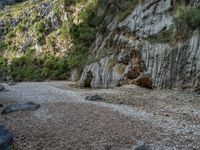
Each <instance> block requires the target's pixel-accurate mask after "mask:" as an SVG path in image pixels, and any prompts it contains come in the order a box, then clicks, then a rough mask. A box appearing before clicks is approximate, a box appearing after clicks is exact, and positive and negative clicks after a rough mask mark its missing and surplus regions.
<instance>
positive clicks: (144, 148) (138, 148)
mask: <svg viewBox="0 0 200 150" xmlns="http://www.w3.org/2000/svg"><path fill="white" fill-rule="evenodd" d="M132 150H149V146H148V145H147V144H146V143H144V142H143V141H139V142H138V143H137V144H136V145H134V146H133V148H132Z"/></svg>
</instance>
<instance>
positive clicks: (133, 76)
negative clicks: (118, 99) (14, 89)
mask: <svg viewBox="0 0 200 150" xmlns="http://www.w3.org/2000/svg"><path fill="white" fill-rule="evenodd" d="M199 4H200V1H199V0H185V1H180V0H176V1H173V0H129V1H120V0H115V1H113V0H108V1H105V0H98V1H93V0H91V1H88V0H83V1H73V0H72V1H65V0H63V1H62V2H60V1H58V0H54V1H48V0H41V1H38V0H34V1H25V2H22V3H17V4H16V5H12V6H6V7H5V8H4V9H2V10H1V11H0V38H1V39H2V41H3V42H0V47H1V49H2V50H1V53H2V56H3V58H2V61H1V62H2V63H1V64H3V65H1V67H0V68H3V70H6V71H4V72H7V73H6V78H8V76H9V78H8V79H10V78H11V79H14V80H24V79H25V80H30V79H31V80H32V79H35V78H36V79H37V80H38V79H41V78H42V79H45V78H50V79H67V78H68V77H69V75H70V72H71V79H73V80H75V79H78V78H79V74H80V73H81V71H82V70H83V72H82V75H81V77H80V83H81V85H82V86H84V87H95V88H102V87H103V88H110V87H114V86H120V85H123V84H136V85H139V86H144V87H148V88H178V89H187V90H191V91H199V90H200V46H199V45H200V43H199V41H200V31H199V25H200V17H199V15H198V14H199V13H200V8H199ZM23 7H24V8H25V9H22V8H23ZM16 56H17V61H16V59H15V57H16ZM24 56H26V59H25V58H24ZM22 57H23V59H20V58H22ZM27 57H28V58H27ZM33 58H34V59H33ZM4 59H6V61H3V60H4ZM13 60H15V61H14V62H13ZM30 60H31V61H30ZM22 62H23V63H22ZM24 63H25V64H27V65H22V64H24ZM33 63H34V65H31V64H33ZM5 64H6V67H7V69H5V67H3V66H5ZM13 64H14V66H13ZM15 68H18V69H15ZM19 68H20V69H21V68H23V70H20V71H21V72H19ZM74 69H75V70H74ZM0 70H2V69H0ZM36 70H37V71H36ZM1 72H2V71H0V74H1V76H3V74H2V73H1ZM22 72H26V75H24V73H22ZM35 72H37V75H34V76H32V77H31V78H29V76H30V75H32V74H33V73H34V74H35ZM20 73H21V75H20V76H19V74H20ZM4 74H5V73H4ZM27 76H28V77H27Z"/></svg>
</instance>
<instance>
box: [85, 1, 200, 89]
mask: <svg viewBox="0 0 200 150" xmlns="http://www.w3.org/2000/svg"><path fill="white" fill-rule="evenodd" d="M187 4H188V5H196V6H198V5H199V0H190V1H187ZM175 5H176V2H174V1H172V0H150V1H149V0H144V1H142V2H141V3H140V4H139V5H138V6H137V7H136V8H135V9H134V10H133V12H132V13H131V14H130V15H129V16H128V17H127V18H126V19H124V20H123V21H122V22H120V23H118V22H116V20H114V21H113V22H111V23H110V24H109V26H108V27H107V32H108V33H109V34H105V35H98V36H97V39H96V41H95V43H94V45H93V53H95V52H96V53H100V51H101V50H102V49H106V48H109V49H115V52H116V53H111V54H109V55H107V57H104V58H102V59H101V61H99V62H96V63H93V64H91V65H89V66H87V67H86V68H85V69H84V71H83V74H82V77H81V79H82V80H81V82H83V81H84V80H85V77H86V76H85V75H84V74H85V72H88V71H90V72H91V73H92V75H93V78H92V81H91V84H90V85H91V87H104V88H109V87H113V86H118V85H121V84H136V85H142V86H145V87H149V88H150V87H156V88H178V89H187V90H191V91H196V92H199V91H200V43H199V41H200V32H199V30H198V29H197V30H194V33H193V35H192V36H189V37H188V39H187V40H184V41H179V42H176V43H175V44H172V43H170V42H169V43H167V42H158V41H155V42H148V39H151V38H152V36H158V35H159V34H160V33H161V32H162V31H169V30H170V32H172V31H171V30H174V29H175V28H173V27H174V23H173V18H174V14H173V10H174V8H173V7H174V6H175ZM125 29H126V31H125ZM127 33H128V34H127ZM147 38H148V39H147ZM113 57H114V59H115V61H116V62H115V64H114V65H113V66H111V67H109V68H110V69H108V67H107V66H109V65H108V62H109V61H110V60H111V59H113ZM121 64H123V65H124V66H125V70H124V71H122V70H123V69H120V72H121V73H120V74H119V72H118V71H117V69H116V68H117V66H119V65H121ZM121 66H122V65H121ZM106 68H107V69H106ZM144 73H147V74H148V76H149V77H146V76H141V74H144Z"/></svg>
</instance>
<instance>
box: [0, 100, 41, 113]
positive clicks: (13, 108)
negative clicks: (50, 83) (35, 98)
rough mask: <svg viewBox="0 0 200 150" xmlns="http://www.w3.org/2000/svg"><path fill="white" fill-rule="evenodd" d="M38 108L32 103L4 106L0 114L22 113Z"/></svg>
mask: <svg viewBox="0 0 200 150" xmlns="http://www.w3.org/2000/svg"><path fill="white" fill-rule="evenodd" d="M38 108H40V105H39V104H36V103H34V102H27V103H16V104H11V105H8V106H6V107H5V108H4V109H3V111H2V112H1V114H2V115H4V114H8V113H11V112H15V111H23V110H36V109H38Z"/></svg>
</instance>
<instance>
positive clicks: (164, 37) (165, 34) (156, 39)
mask: <svg viewBox="0 0 200 150" xmlns="http://www.w3.org/2000/svg"><path fill="white" fill-rule="evenodd" d="M145 40H147V41H149V42H150V43H168V42H172V41H173V40H174V33H173V29H172V28H171V29H164V30H163V31H161V32H160V33H159V34H157V35H152V36H149V37H148V38H145Z"/></svg>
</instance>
